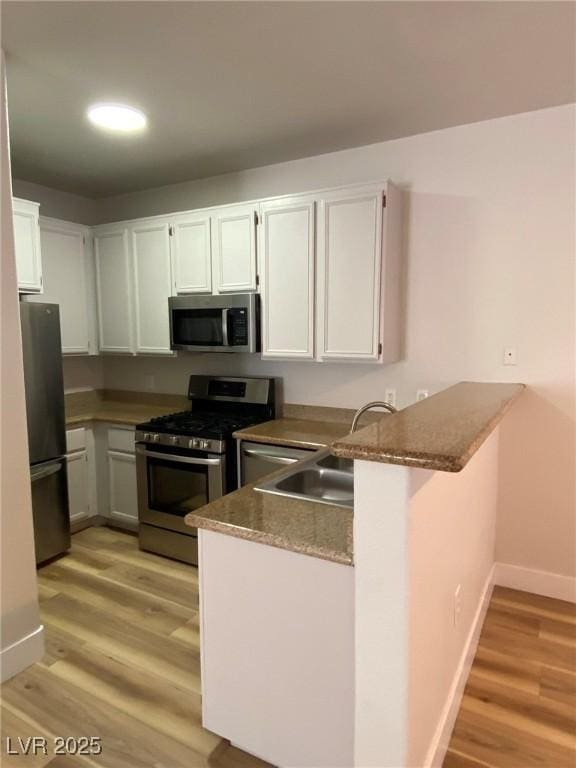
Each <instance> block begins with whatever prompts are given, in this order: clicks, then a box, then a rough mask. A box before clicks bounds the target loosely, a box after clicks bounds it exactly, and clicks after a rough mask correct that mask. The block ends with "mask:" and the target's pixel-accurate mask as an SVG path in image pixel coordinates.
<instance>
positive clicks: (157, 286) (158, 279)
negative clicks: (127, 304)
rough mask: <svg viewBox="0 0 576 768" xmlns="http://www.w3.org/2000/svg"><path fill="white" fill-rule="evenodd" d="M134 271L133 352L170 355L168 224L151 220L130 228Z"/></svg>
mask: <svg viewBox="0 0 576 768" xmlns="http://www.w3.org/2000/svg"><path fill="white" fill-rule="evenodd" d="M129 232H130V241H131V251H132V261H133V267H134V310H135V328H136V352H140V353H148V354H172V352H171V349H170V323H169V314H168V297H169V296H170V295H171V293H172V277H171V264H170V235H169V226H168V222H167V221H163V220H161V219H160V220H159V219H151V220H150V221H145V220H143V221H140V222H137V223H136V224H134V225H132V226H130V229H129Z"/></svg>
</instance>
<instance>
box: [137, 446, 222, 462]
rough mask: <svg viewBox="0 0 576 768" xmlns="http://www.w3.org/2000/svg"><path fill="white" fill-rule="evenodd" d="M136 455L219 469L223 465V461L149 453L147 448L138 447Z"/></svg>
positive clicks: (157, 452)
mask: <svg viewBox="0 0 576 768" xmlns="http://www.w3.org/2000/svg"><path fill="white" fill-rule="evenodd" d="M136 453H138V454H139V455H140V456H149V457H150V458H151V459H165V460H166V461H174V462H175V463H176V464H200V465H202V466H205V467H217V466H218V465H220V464H222V459H200V458H197V457H196V456H176V455H174V454H173V453H160V452H159V451H147V450H146V448H141V447H140V446H139V445H137V446H136Z"/></svg>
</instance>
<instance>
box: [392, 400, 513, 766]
mask: <svg viewBox="0 0 576 768" xmlns="http://www.w3.org/2000/svg"><path fill="white" fill-rule="evenodd" d="M509 415H510V414H508V415H507V416H506V417H505V418H504V421H503V424H505V423H506V419H507V418H508V417H509ZM498 431H499V430H496V432H493V433H492V435H491V436H490V438H489V439H488V440H487V441H486V442H485V443H484V445H482V447H481V448H480V450H479V451H478V453H476V454H475V455H474V456H473V457H472V459H471V460H470V462H469V463H468V464H467V466H466V467H465V468H464V469H463V470H462V472H459V473H457V474H450V473H447V472H429V471H427V470H412V471H411V472H410V492H409V495H410V502H409V509H410V511H409V530H408V552H409V588H408V595H409V601H410V609H409V614H410V632H409V638H410V640H409V642H410V665H409V696H408V723H409V729H408V745H409V751H408V761H407V764H408V765H410V766H414V767H415V768H422V766H425V765H432V764H433V765H434V766H435V768H440V766H441V764H442V760H439V761H438V760H437V761H436V762H434V758H435V757H437V753H438V752H439V751H440V752H442V751H443V749H445V747H446V746H447V744H448V740H449V738H450V735H451V732H452V728H453V725H454V720H453V717H454V716H455V714H456V712H457V711H458V701H457V700H456V701H453V696H454V692H455V691H457V695H461V693H462V690H463V688H462V686H463V684H464V683H465V681H466V679H467V676H468V671H469V667H468V665H469V664H471V662H472V659H473V657H474V649H471V651H472V652H471V653H468V655H467V659H466V661H467V664H466V663H465V664H462V661H463V655H466V651H467V650H470V649H468V647H467V643H468V640H469V636H470V633H471V632H473V631H474V630H479V629H480V627H481V624H482V619H483V615H484V611H485V610H486V608H487V598H489V596H490V594H491V589H492V582H491V578H492V575H493V565H494V551H495V550H494V545H495V533H496V517H497V513H496V510H497V503H498ZM458 586H459V587H460V614H459V616H458V617H457V620H456V621H455V615H454V609H455V604H454V603H455V592H456V589H457V588H458ZM479 619H480V620H479ZM476 639H477V636H476ZM462 673H463V674H462ZM444 716H447V719H448V721H447V722H444V719H443V718H444ZM443 726H444V727H443ZM441 756H443V755H441Z"/></svg>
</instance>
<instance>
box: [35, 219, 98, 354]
mask: <svg viewBox="0 0 576 768" xmlns="http://www.w3.org/2000/svg"><path fill="white" fill-rule="evenodd" d="M89 240H90V232H89V230H88V229H87V228H86V227H82V226H80V225H78V224H71V223H68V222H65V221H58V220H57V219H45V218H41V219H40V241H41V243H42V258H43V264H44V293H43V295H42V296H41V297H39V300H41V301H47V302H51V303H54V304H58V306H59V307H60V334H61V337H62V354H64V355H66V354H70V355H87V354H89V353H90V352H94V351H95V343H94V342H95V339H94V338H93V328H92V324H91V311H93V308H94V297H93V290H94V286H93V285H92V284H91V279H90V278H91V270H90V263H89V261H90V253H89V252H88V242H89Z"/></svg>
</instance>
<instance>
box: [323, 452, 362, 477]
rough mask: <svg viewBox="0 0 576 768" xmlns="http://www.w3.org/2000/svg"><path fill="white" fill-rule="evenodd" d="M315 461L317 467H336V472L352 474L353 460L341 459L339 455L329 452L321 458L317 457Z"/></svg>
mask: <svg viewBox="0 0 576 768" xmlns="http://www.w3.org/2000/svg"><path fill="white" fill-rule="evenodd" d="M322 453H324V451H323V452H322ZM315 463H316V464H317V465H318V466H319V467H325V468H326V469H336V470H338V472H347V473H348V474H352V475H353V474H354V461H353V460H352V459H342V458H340V456H332V454H331V453H329V454H328V455H327V456H324V458H323V459H317V461H316V462H315Z"/></svg>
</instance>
